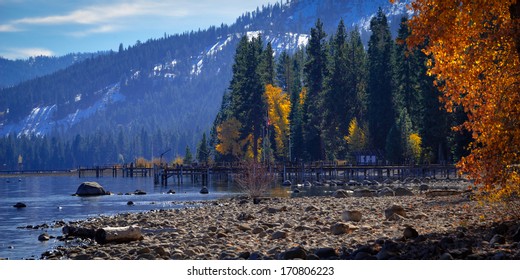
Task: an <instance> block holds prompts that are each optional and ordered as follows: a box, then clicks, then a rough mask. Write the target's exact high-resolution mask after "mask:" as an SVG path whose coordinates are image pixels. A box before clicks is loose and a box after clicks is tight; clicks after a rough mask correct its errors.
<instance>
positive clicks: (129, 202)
mask: <svg viewBox="0 0 520 280" xmlns="http://www.w3.org/2000/svg"><path fill="white" fill-rule="evenodd" d="M126 205H128V206H132V205H134V202H133V201H131V200H130V201H128V202H127V203H126Z"/></svg>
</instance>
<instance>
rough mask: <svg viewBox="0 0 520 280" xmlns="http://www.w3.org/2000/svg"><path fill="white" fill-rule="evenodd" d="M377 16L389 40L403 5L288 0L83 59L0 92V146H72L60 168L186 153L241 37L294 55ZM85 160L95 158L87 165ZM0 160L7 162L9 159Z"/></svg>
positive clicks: (203, 126)
mask: <svg viewBox="0 0 520 280" xmlns="http://www.w3.org/2000/svg"><path fill="white" fill-rule="evenodd" d="M379 7H382V8H383V10H384V11H385V13H386V14H387V15H388V18H389V21H390V22H391V25H392V26H393V28H392V29H393V32H394V34H395V33H396V30H397V26H398V25H399V22H400V18H401V17H402V15H404V14H405V13H406V9H405V7H404V4H402V3H401V4H399V5H396V6H392V5H391V4H390V3H389V2H388V0H377V1H362V0H344V1H337V0H326V1H318V0H293V1H290V2H289V1H288V2H286V3H285V4H280V3H276V4H275V5H268V6H264V7H262V8H257V10H256V11H253V12H247V13H245V14H243V15H242V16H241V17H239V18H238V19H237V21H236V22H235V23H234V24H232V25H230V26H227V25H221V26H219V27H214V26H212V27H209V28H208V29H206V30H201V31H198V32H194V31H191V32H185V33H183V34H176V35H170V36H167V35H165V36H164V37H163V38H158V39H150V40H148V41H146V42H144V43H142V42H139V41H138V42H137V43H136V44H135V45H134V46H129V47H128V48H124V47H123V46H120V49H119V51H118V52H108V53H106V54H101V55H99V56H95V57H94V56H92V57H89V58H86V59H85V60H83V61H80V62H76V63H73V64H72V65H71V66H69V67H67V68H65V69H61V70H58V71H56V72H54V73H52V74H49V75H47V76H44V77H39V78H35V79H32V80H29V81H25V82H23V83H21V84H19V85H17V86H14V87H9V88H4V89H1V90H0V135H2V136H8V138H11V140H10V142H9V143H11V142H13V140H12V138H13V137H18V138H21V137H23V138H28V139H31V138H32V139H35V138H34V137H43V136H45V137H46V138H47V139H48V138H51V142H52V143H46V144H45V143H43V144H42V145H43V147H46V146H47V147H48V146H52V145H56V149H55V150H57V153H62V154H63V157H66V153H67V151H66V149H67V148H69V150H71V151H72V150H73V148H74V147H73V146H74V143H75V142H77V143H76V144H77V147H76V148H77V151H76V152H75V153H74V154H75V155H76V156H77V159H72V160H70V162H67V161H61V162H60V163H61V164H63V165H64V166H77V165H78V164H84V165H89V164H104V163H113V162H116V161H118V160H120V159H121V158H126V159H134V158H136V157H140V156H144V157H146V158H150V157H152V155H153V156H157V154H159V153H161V151H164V150H167V149H170V148H171V149H172V150H173V152H172V153H170V154H169V156H170V157H171V156H175V155H178V154H184V150H185V148H186V146H190V147H191V149H192V150H194V148H195V146H196V144H197V142H198V141H199V139H200V138H201V136H202V133H203V132H207V131H208V130H209V128H210V126H211V124H212V121H213V119H214V117H215V115H216V113H217V111H218V109H219V106H220V102H221V100H222V95H223V94H224V92H225V91H226V90H227V88H228V86H229V81H230V78H231V68H232V63H233V56H234V54H235V48H236V45H237V43H238V41H239V40H240V38H241V37H242V36H244V35H247V36H258V34H262V38H263V40H264V42H271V43H272V45H273V49H274V51H275V55H278V54H280V53H281V52H282V51H284V50H285V51H288V52H295V51H296V50H297V49H298V48H301V47H304V46H305V45H306V44H307V41H308V38H309V35H308V32H309V31H310V29H311V27H312V26H313V25H314V24H315V22H316V20H317V19H318V18H320V19H322V21H323V22H324V28H325V31H326V32H327V34H332V33H333V32H334V30H335V29H336V27H337V24H338V22H339V21H340V19H343V20H344V21H345V23H346V24H347V26H348V27H349V28H354V26H358V27H359V29H360V30H361V33H362V35H363V37H364V38H365V40H367V38H368V35H369V30H368V28H369V24H368V23H369V21H370V18H371V17H372V16H373V15H374V14H375V13H376V12H377V11H378V9H379ZM46 141H49V140H46ZM19 142H21V141H19ZM29 142H30V141H29ZM33 142H35V140H33ZM86 146H96V148H97V150H92V151H90V150H88V149H87V147H86ZM60 147H61V148H60ZM88 148H90V147H88ZM42 149H43V148H42ZM49 149H50V148H49ZM18 151H19V153H20V154H22V153H24V152H27V151H24V150H23V149H21V148H20V149H19V150H18ZM35 151H36V149H35V148H34V149H33V150H32V152H33V153H36V152H35ZM13 153H14V152H13ZM78 153H85V155H83V156H78V155H77V154H78ZM92 153H99V154H101V155H96V157H97V158H93V157H92V156H93V155H92ZM0 156H2V157H6V158H7V160H6V161H8V162H9V160H11V161H14V159H11V158H12V156H11V155H8V154H5V155H1V154H0ZM89 156H90V157H89ZM32 157H33V160H35V159H34V158H35V157H37V156H32ZM26 158H27V157H26ZM27 161H28V160H26V162H27ZM42 162H43V160H42ZM35 166H37V164H35Z"/></svg>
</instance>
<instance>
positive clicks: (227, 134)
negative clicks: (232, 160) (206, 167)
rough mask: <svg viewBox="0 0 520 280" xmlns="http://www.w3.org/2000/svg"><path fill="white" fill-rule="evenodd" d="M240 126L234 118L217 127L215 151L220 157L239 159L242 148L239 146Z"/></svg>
mask: <svg viewBox="0 0 520 280" xmlns="http://www.w3.org/2000/svg"><path fill="white" fill-rule="evenodd" d="M241 127H242V124H241V123H240V122H239V121H238V120H237V119H236V118H229V119H227V120H225V121H224V122H223V123H222V124H220V125H219V126H218V127H217V137H218V140H219V143H218V144H217V145H216V147H215V149H216V150H217V152H219V153H220V154H222V155H228V154H229V155H232V156H235V157H240V156H241V155H242V147H241V145H240V143H239V142H240V128H241Z"/></svg>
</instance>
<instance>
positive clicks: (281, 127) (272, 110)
mask: <svg viewBox="0 0 520 280" xmlns="http://www.w3.org/2000/svg"><path fill="white" fill-rule="evenodd" d="M265 99H266V101H267V108H268V117H269V122H270V124H271V125H272V126H273V128H274V133H275V134H274V136H275V137H274V139H275V141H276V148H277V150H276V153H277V155H278V156H281V157H283V156H284V155H286V154H287V151H286V150H287V144H288V140H289V113H290V111H291V101H290V99H289V95H288V94H287V93H285V92H283V91H282V89H281V88H279V87H275V86H273V85H267V86H266V87H265Z"/></svg>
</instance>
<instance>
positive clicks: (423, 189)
mask: <svg viewBox="0 0 520 280" xmlns="http://www.w3.org/2000/svg"><path fill="white" fill-rule="evenodd" d="M429 189H430V186H428V185H426V184H422V185H420V186H419V191H420V192H425V191H427V190H429Z"/></svg>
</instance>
